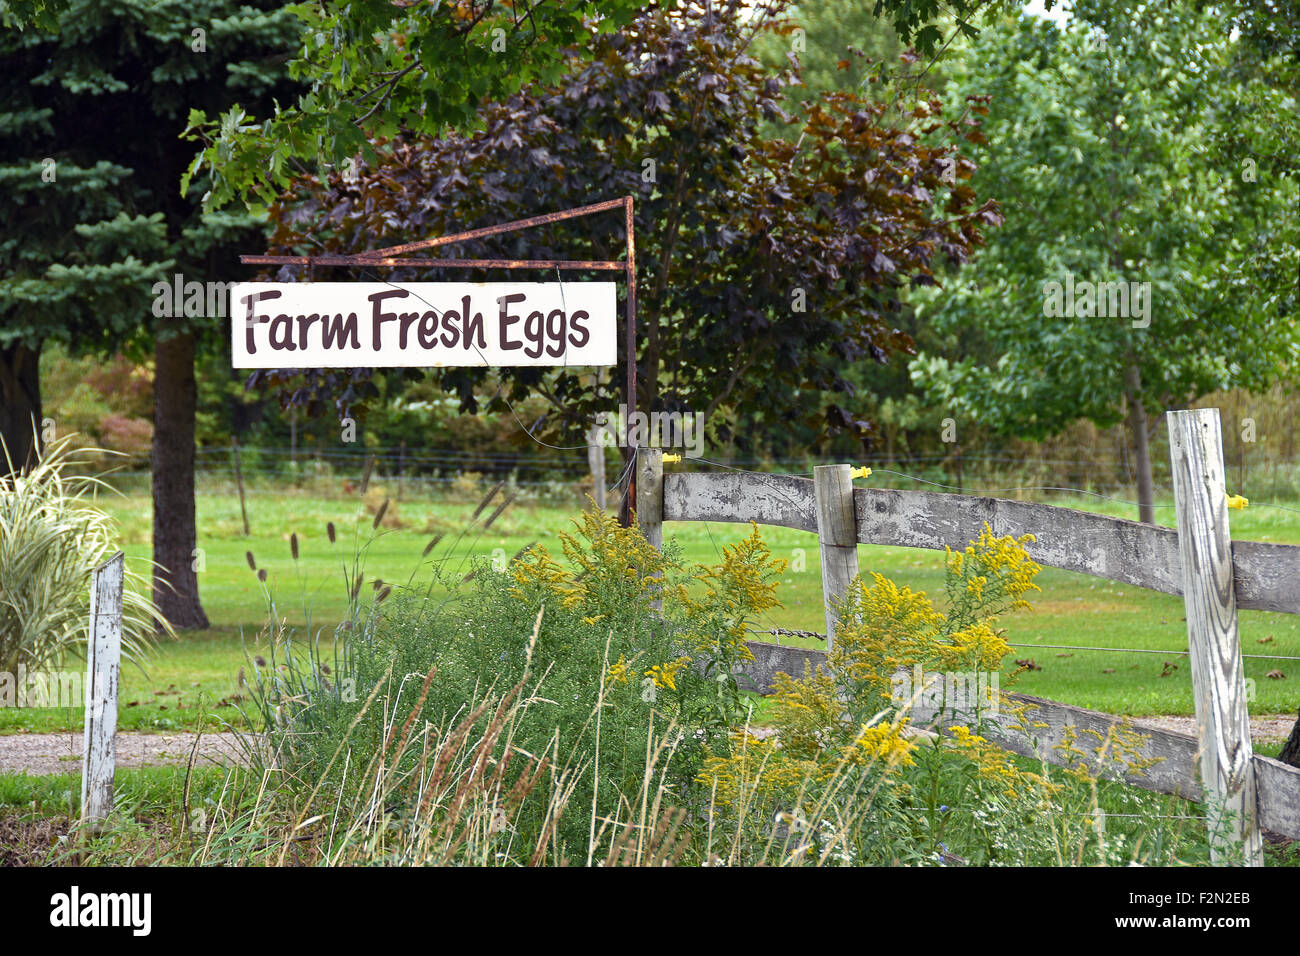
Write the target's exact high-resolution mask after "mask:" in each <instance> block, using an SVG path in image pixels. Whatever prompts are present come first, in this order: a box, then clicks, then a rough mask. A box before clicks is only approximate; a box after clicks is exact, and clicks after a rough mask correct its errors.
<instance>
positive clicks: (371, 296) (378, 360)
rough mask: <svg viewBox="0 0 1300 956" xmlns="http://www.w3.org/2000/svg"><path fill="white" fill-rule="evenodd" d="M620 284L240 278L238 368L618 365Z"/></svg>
mask: <svg viewBox="0 0 1300 956" xmlns="http://www.w3.org/2000/svg"><path fill="white" fill-rule="evenodd" d="M614 287H615V284H614V283H613V282H564V283H561V282H237V283H235V284H234V285H232V286H231V290H230V316H231V352H232V355H233V365H234V367H235V368H400V367H415V368H430V367H436V366H458V365H475V366H493V367H502V366H511V365H577V366H597V365H614V364H616V362H617V361H618V346H617V331H618V329H617V316H616V312H615V308H616V305H615V288H614Z"/></svg>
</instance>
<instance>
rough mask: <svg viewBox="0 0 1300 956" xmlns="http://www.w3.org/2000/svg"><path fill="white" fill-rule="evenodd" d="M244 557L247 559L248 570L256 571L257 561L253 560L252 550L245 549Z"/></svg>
mask: <svg viewBox="0 0 1300 956" xmlns="http://www.w3.org/2000/svg"><path fill="white" fill-rule="evenodd" d="M244 557H246V558H247V559H248V568H249V570H250V571H256V570H257V562H256V561H254V560H253V552H252V551H245V552H244Z"/></svg>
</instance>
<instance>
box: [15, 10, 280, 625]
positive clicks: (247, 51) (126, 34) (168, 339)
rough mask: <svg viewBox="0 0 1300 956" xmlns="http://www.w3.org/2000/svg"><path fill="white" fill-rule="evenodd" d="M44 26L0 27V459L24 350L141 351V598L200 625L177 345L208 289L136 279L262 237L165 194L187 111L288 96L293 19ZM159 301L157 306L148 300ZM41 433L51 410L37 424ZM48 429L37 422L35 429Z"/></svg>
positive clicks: (88, 20)
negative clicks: (146, 586)
mask: <svg viewBox="0 0 1300 956" xmlns="http://www.w3.org/2000/svg"><path fill="white" fill-rule="evenodd" d="M58 26H59V29H58V30H57V31H56V32H52V33H51V32H41V31H36V30H26V31H22V32H19V31H16V30H6V31H5V32H4V33H3V35H0V89H2V90H3V93H0V103H4V104H5V105H4V106H3V107H0V141H3V144H4V146H3V155H4V156H5V159H4V160H3V161H0V190H3V194H4V201H5V207H6V209H7V210H9V215H8V216H7V217H6V231H5V236H4V238H3V240H0V388H2V389H3V398H4V401H3V412H0V436H3V438H4V440H5V442H6V444H7V445H8V447H9V448H10V450H11V454H12V455H13V458H14V461H15V463H16V464H19V465H20V466H21V464H22V463H23V462H30V461H31V460H32V459H33V454H34V451H35V449H34V445H33V442H34V437H33V423H35V424H36V426H38V427H39V426H41V423H42V414H41V399H40V382H39V377H38V374H37V368H38V362H39V357H40V351H41V348H42V346H43V345H44V344H45V343H47V342H60V343H62V344H64V345H65V346H67V347H68V348H69V349H71V350H73V351H75V352H83V353H84V352H87V351H99V352H102V351H109V350H113V349H117V348H127V349H129V350H131V351H133V352H135V353H139V352H142V351H144V350H147V349H152V350H153V353H154V360H155V373H156V379H155V384H154V395H155V413H154V425H155V429H154V445H153V483H154V484H153V493H154V536H153V541H154V559H155V561H156V562H157V564H158V565H159V569H158V571H157V574H156V576H155V586H154V597H155V601H156V603H157V605H158V606H159V607H160V608H161V609H162V611H163V613H164V614H165V615H166V617H167V619H168V620H169V621H171V622H172V623H173V624H174V625H176V626H178V627H205V626H207V617H206V615H205V614H204V613H203V608H202V605H201V604H200V602H199V597H198V582H197V577H196V575H195V571H194V567H193V562H194V561H195V554H194V549H195V537H196V536H195V523H194V411H195V384H194V356H195V349H196V347H197V346H198V343H199V341H200V340H201V338H202V336H204V335H212V334H213V333H215V331H216V329H215V325H216V324H217V323H215V322H214V321H213V316H212V313H211V312H209V311H208V310H207V303H208V298H207V296H206V295H202V296H200V297H199V298H200V299H201V300H202V301H203V303H204V305H203V306H197V307H196V308H187V307H185V305H184V303H182V311H183V312H184V315H180V314H171V315H168V314H167V313H168V312H172V313H174V312H175V309H174V306H175V303H174V302H171V301H170V300H171V296H167V297H166V299H165V301H163V302H162V303H161V305H162V306H163V307H162V308H159V309H157V310H155V308H154V306H155V301H156V298H157V296H156V293H155V291H154V286H155V284H156V283H158V282H160V281H165V282H167V283H168V284H169V285H170V284H171V279H172V276H173V275H174V274H175V273H181V274H183V275H185V276H186V277H187V279H190V280H195V281H208V280H218V279H229V278H233V276H232V275H231V274H230V273H229V272H223V269H225V268H226V267H227V266H228V265H229V264H231V263H233V262H235V261H237V260H236V257H237V254H238V252H239V251H241V250H247V249H249V248H250V247H252V248H256V247H257V246H259V245H260V244H261V243H262V238H261V236H262V235H263V233H262V231H261V230H262V229H263V228H264V227H263V225H262V223H263V222H264V219H263V220H261V221H259V220H258V219H256V218H254V217H253V216H250V215H248V214H246V213H242V212H240V213H231V212H224V213H216V214H209V215H204V214H203V213H202V212H201V211H200V209H199V206H198V203H197V201H196V200H194V199H186V198H185V197H183V196H182V195H181V194H180V192H179V188H178V187H179V183H180V180H181V176H182V174H183V173H184V172H185V170H186V169H187V167H188V166H189V164H190V162H191V161H192V159H193V154H194V153H193V147H192V145H190V144H187V143H186V142H185V141H184V140H183V139H181V138H180V134H181V132H182V131H183V130H184V128H185V122H186V119H187V116H188V111H189V109H190V108H191V107H194V106H200V107H206V108H208V109H210V110H220V109H225V108H226V107H227V106H229V105H230V104H231V103H234V102H244V103H249V104H256V105H258V106H259V107H260V108H267V109H269V108H270V104H271V102H272V99H273V98H274V97H276V96H280V97H283V96H285V95H287V94H288V93H289V92H291V90H292V87H291V86H290V85H289V83H288V80H287V77H286V75H285V68H284V61H285V60H286V59H287V55H288V51H289V50H290V49H292V47H293V44H294V42H295V37H296V30H297V21H296V20H295V19H294V18H292V17H290V16H289V15H288V14H287V13H286V12H285V10H284V9H283V7H282V4H279V3H276V2H267V0H260V2H234V0H196V2H188V0H187V2H184V3H182V2H179V0H168V2H161V3H159V2H153V0H123V2H114V3H108V2H104V0H72V2H70V3H68V4H67V5H66V7H65V8H63V11H62V15H61V17H60V19H59V21H58ZM160 312H161V313H163V314H162V315H159V313H160ZM52 424H53V426H54V428H55V429H56V430H57V428H58V423H57V422H56V423H52ZM46 431H47V432H48V429H46Z"/></svg>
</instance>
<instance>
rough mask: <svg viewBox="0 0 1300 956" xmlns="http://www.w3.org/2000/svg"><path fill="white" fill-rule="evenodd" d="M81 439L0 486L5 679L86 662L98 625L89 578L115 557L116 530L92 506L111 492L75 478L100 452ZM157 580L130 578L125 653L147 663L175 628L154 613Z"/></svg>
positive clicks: (0, 664)
mask: <svg viewBox="0 0 1300 956" xmlns="http://www.w3.org/2000/svg"><path fill="white" fill-rule="evenodd" d="M74 437H75V436H73V435H67V436H65V437H63V438H60V439H58V440H57V441H53V442H50V443H49V444H48V445H46V446H45V448H44V450H43V451H42V452H41V453H40V454H39V456H38V457H37V460H36V462H35V464H34V465H33V466H32V467H31V468H30V469H27V470H26V471H21V470H18V471H15V469H14V463H13V462H12V460H10V458H9V452H8V449H7V448H5V447H4V446H3V444H2V443H0V450H3V452H4V456H5V461H6V462H7V464H8V466H9V469H10V471H11V474H10V476H9V477H6V478H0V671H4V672H7V673H10V674H16V673H18V669H19V667H20V666H22V667H24V668H26V670H27V671H28V672H36V671H41V670H45V669H48V668H55V667H60V666H63V665H64V664H65V663H66V661H67V658H68V657H69V656H83V657H84V654H85V645H86V640H87V635H88V632H89V626H90V625H89V622H90V585H91V574H92V572H93V571H94V570H95V568H97V567H99V566H100V565H101V564H103V563H104V562H105V561H106V560H107V559H108V558H110V557H111V556H112V555H113V554H114V553H115V552H116V550H117V546H116V535H115V532H114V527H113V522H112V520H111V519H110V518H109V517H108V515H106V514H105V513H104V512H103V511H101V510H100V509H99V508H97V507H96V506H95V504H94V502H93V495H94V493H95V492H96V491H97V490H98V489H101V488H107V487H108V486H107V485H106V484H105V483H104V481H103V480H102V479H100V478H98V477H95V476H93V475H85V474H78V473H75V472H76V470H77V469H80V468H84V467H86V466H88V465H92V464H93V463H94V456H96V455H99V454H105V452H103V451H102V450H101V449H94V448H75V447H73V446H72V444H71V442H72V439H73V438H74ZM148 594H149V581H148V580H147V579H146V578H144V577H143V576H141V575H139V574H137V573H136V572H134V571H132V570H130V568H128V569H127V571H126V583H125V588H124V592H123V596H122V652H123V654H124V655H125V656H126V657H127V659H128V660H133V661H135V662H137V663H139V662H142V661H143V660H144V659H145V656H146V655H147V652H148V650H149V647H150V645H151V643H152V638H153V634H154V631H155V627H157V628H158V629H161V630H164V631H167V632H168V633H170V630H171V629H170V626H169V625H168V624H167V622H166V620H165V619H164V618H163V617H162V615H161V614H160V613H159V611H158V609H157V608H156V607H155V606H154V603H153V601H152V600H151V599H150V598H149V597H148V596H147V595H148Z"/></svg>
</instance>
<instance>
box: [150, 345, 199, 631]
mask: <svg viewBox="0 0 1300 956" xmlns="http://www.w3.org/2000/svg"><path fill="white" fill-rule="evenodd" d="M154 360H155V365H156V369H155V373H154V416H153V420H154V433H153V559H154V561H155V562H156V564H157V567H155V569H154V579H153V599H154V602H155V603H156V604H157V605H158V608H159V609H160V610H161V611H162V613H163V616H164V617H166V618H167V620H168V621H170V622H171V624H172V626H173V627H175V628H177V629H188V628H199V629H204V628H207V627H208V626H209V625H208V616H207V615H206V614H205V613H203V605H202V604H200V603H199V581H198V575H197V573H196V572H195V560H194V559H195V557H196V555H195V540H196V537H197V535H196V530H195V523H194V410H195V405H196V404H197V400H198V395H197V390H196V388H195V385H194V336H193V334H191V333H186V334H181V335H174V336H172V337H171V338H166V339H164V338H161V337H160V338H159V339H158V342H157V344H156V346H155V347H154Z"/></svg>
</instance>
